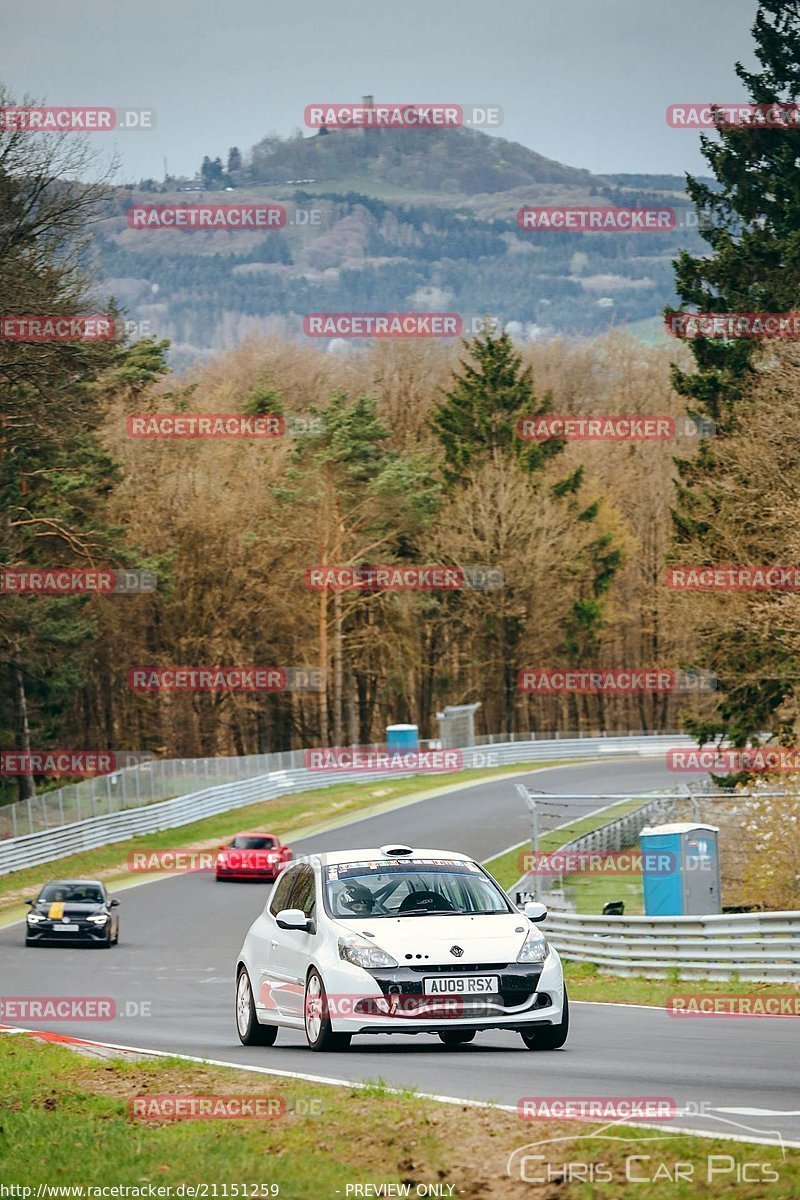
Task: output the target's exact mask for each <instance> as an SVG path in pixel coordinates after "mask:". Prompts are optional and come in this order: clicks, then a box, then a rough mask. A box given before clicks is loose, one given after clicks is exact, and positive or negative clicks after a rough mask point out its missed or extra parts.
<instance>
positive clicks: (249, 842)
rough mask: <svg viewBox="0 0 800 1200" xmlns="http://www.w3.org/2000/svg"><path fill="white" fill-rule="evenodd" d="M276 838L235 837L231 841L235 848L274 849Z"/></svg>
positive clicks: (232, 846) (232, 847)
mask: <svg viewBox="0 0 800 1200" xmlns="http://www.w3.org/2000/svg"><path fill="white" fill-rule="evenodd" d="M275 845H276V842H275V838H271V837H235V838H234V839H233V841H232V842H231V849H233V850H274V849H275Z"/></svg>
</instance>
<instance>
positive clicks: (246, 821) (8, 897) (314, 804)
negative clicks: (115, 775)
mask: <svg viewBox="0 0 800 1200" xmlns="http://www.w3.org/2000/svg"><path fill="white" fill-rule="evenodd" d="M488 749H491V748H490V747H489V748H488ZM568 761H569V760H563V761H561V760H559V761H558V762H548V763H527V764H524V763H515V764H514V765H513V766H507V767H486V768H485V769H480V770H475V771H459V772H456V773H453V774H448V775H447V776H446V782H445V781H444V779H443V777H442V776H439V775H437V776H435V777H430V776H427V777H425V778H424V780H423V779H422V778H421V777H420V776H418V775H417V776H413V777H411V778H404V779H391V778H387V779H386V780H381V781H380V782H375V781H372V782H370V783H357V784H352V783H338V784H334V785H333V786H332V787H328V788H319V789H317V790H315V791H308V792H299V793H296V794H294V795H291V796H286V797H284V798H281V799H278V800H264V801H262V802H261V803H257V804H250V805H247V807H245V808H237V809H233V810H231V811H229V812H224V813H218V814H217V815H216V816H213V817H206V818H204V819H203V820H200V821H194V822H192V823H191V824H189V825H181V826H180V827H179V828H177V829H165V830H162V831H161V832H160V833H152V834H144V835H142V836H141V837H136V838H129V839H128V840H126V841H124V842H114V843H113V844H111V845H108V846H101V847H99V848H98V849H96V850H87V851H84V852H82V853H80V854H72V855H70V856H69V857H68V858H60V859H56V860H54V861H53V862H50V863H43V864H42V865H41V866H38V867H29V868H27V869H25V870H22V871H13V872H12V873H11V874H10V875H4V876H2V877H0V912H3V911H5V910H9V911H10V910H11V908H12V906H13V910H14V911H13V915H14V916H16V915H18V912H17V910H19V913H21V912H22V909H21V907H20V900H21V899H22V898H24V897H25V896H28V895H31V894H34V893H35V892H36V890H37V889H38V888H39V887H40V886H41V884H43V883H46V882H47V880H48V879H53V878H55V877H60V878H69V877H73V878H76V877H81V876H84V877H87V876H88V877H90V878H98V877H99V878H101V879H105V880H106V881H107V882H114V881H122V880H125V881H130V880H131V879H132V878H134V876H132V875H131V874H130V872H129V871H128V869H127V866H126V860H127V857H128V854H129V853H131V852H132V851H134V850H175V849H186V848H192V849H201V848H207V847H208V846H216V845H219V844H220V843H221V842H222V841H224V840H225V839H226V838H228V837H230V836H231V835H232V834H235V833H238V832H239V831H240V830H243V829H259V828H262V827H263V828H265V829H269V830H270V831H272V832H275V833H278V834H280V835H281V836H282V837H284V838H289V837H290V836H291V835H294V836H300V835H301V834H302V835H305V834H307V833H309V832H311V831H312V830H314V829H315V828H316V827H318V826H326V827H330V826H331V824H332V823H333V822H336V823H338V824H342V823H344V821H345V820H346V819H347V818H349V817H350V816H352V815H355V814H358V816H359V817H361V816H368V815H370V814H371V813H377V812H381V811H383V810H384V809H389V808H394V807H396V806H397V805H398V804H399V803H403V802H405V803H408V802H409V801H412V800H414V799H415V798H417V799H420V798H423V797H429V796H435V795H441V794H443V793H445V792H447V791H450V790H451V789H452V788H453V787H457V786H459V785H462V786H463V785H464V784H469V783H480V782H481V781H482V780H483V781H486V780H488V779H502V778H504V777H505V776H513V775H519V774H527V773H528V772H530V771H533V770H537V769H539V770H544V769H547V768H549V767H554V766H564V765H566V763H567V762H568ZM440 780H441V782H440ZM203 843H207V846H203Z"/></svg>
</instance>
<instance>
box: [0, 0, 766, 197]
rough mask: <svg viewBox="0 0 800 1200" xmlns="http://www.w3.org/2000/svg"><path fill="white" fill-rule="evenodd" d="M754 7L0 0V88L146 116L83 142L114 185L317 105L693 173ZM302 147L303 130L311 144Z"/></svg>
mask: <svg viewBox="0 0 800 1200" xmlns="http://www.w3.org/2000/svg"><path fill="white" fill-rule="evenodd" d="M756 9H757V4H756V0H724V3H723V4H716V3H714V0H666V2H665V0H493V2H492V3H490V4H487V3H486V0H457V2H453V0H400V2H398V3H392V2H391V0H380V2H379V3H376V4H365V3H364V2H363V0H336V2H335V3H331V2H330V0H302V3H288V2H286V0H284V2H283V3H276V0H228V2H227V3H221V2H220V3H217V2H215V0H136V3H131V4H120V3H116V4H115V3H114V2H113V0H112V3H109V0H65V2H64V3H54V2H53V0H25V3H19V4H17V3H12V0H0V45H2V48H3V54H2V62H1V63H0V78H2V79H3V80H4V81H5V82H6V84H7V85H8V86H9V87H10V88H11V89H12V91H13V92H14V93H16V95H17V97H18V98H19V96H20V95H21V94H22V93H24V92H28V93H31V94H33V95H34V96H36V97H37V98H39V99H41V100H43V101H44V102H46V103H48V104H52V105H109V106H111V107H115V108H117V107H123V106H140V107H147V108H152V109H155V110H156V113H157V127H156V129H155V130H154V131H152V132H147V133H145V132H139V133H132V132H131V133H125V134H119V133H114V134H95V135H93V137H94V139H95V140H96V142H97V144H98V146H99V147H101V148H102V150H103V152H108V153H109V154H110V153H111V152H112V151H113V150H116V152H117V153H118V154H119V156H120V159H121V164H122V165H121V171H120V175H119V178H120V179H124V180H137V179H139V178H142V177H147V176H154V177H156V178H161V176H162V175H163V160H164V158H166V159H167V161H168V164H169V170H170V172H171V173H173V174H187V175H192V174H194V172H195V171H196V170H197V168H198V166H199V164H200V162H201V160H202V157H203V155H204V154H209V155H210V156H212V157H214V156H216V155H220V156H221V157H223V159H224V158H225V155H226V154H227V151H228V148H229V147H230V146H232V145H237V146H239V147H240V148H242V149H243V150H248V149H249V148H250V146H252V145H253V143H255V142H257V141H259V140H260V138H262V137H263V136H264V135H265V134H267V133H270V132H275V133H279V134H281V135H284V136H285V135H288V134H290V133H292V132H293V131H294V130H296V129H298V128H300V127H302V125H303V110H304V108H305V106H306V105H307V104H309V103H312V102H315V101H325V102H346V101H351V100H354V99H359V98H360V97H361V96H362V95H363V94H365V93H373V94H374V95H375V97H376V99H379V100H395V101H431V100H439V101H450V102H455V103H463V104H480V105H499V106H500V107H502V109H503V112H504V123H503V126H502V128H501V129H499V130H498V132H499V133H500V134H501V136H504V137H507V138H510V139H512V140H513V141H518V142H522V143H523V144H524V145H526V146H529V147H530V148H531V149H534V150H537V151H538V152H539V153H541V154H545V155H547V156H548V157H549V158H555V159H558V160H560V161H561V162H564V163H568V164H570V165H572V166H579V167H588V168H589V169H590V170H592V171H596V172H599V173H602V172H616V171H628V172H635V171H647V172H651V171H654V172H667V173H679V172H683V171H685V170H689V171H703V170H704V162H703V159H702V158H701V157H700V154H699V152H698V136H697V134H696V133H694V132H689V131H684V130H679V129H670V128H669V127H668V126H667V125H666V122H665V118H664V110H665V108H666V106H667V105H668V104H670V103H676V102H681V101H706V102H707V101H710V100H717V101H721V102H728V101H732V100H740V99H742V98H743V92H742V88H741V85H740V84H739V83H738V81H737V80H736V77H735V76H734V73H733V64H734V62H735V61H736V59H737V58H738V59H740V60H742V61H744V62H745V63H746V64H747V65H752V64H753V62H754V59H753V56H752V37H751V35H750V32H749V30H750V27H751V25H752V22H753V17H754V15H755V12H756ZM308 132H309V133H310V131H308Z"/></svg>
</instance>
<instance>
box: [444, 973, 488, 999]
mask: <svg viewBox="0 0 800 1200" xmlns="http://www.w3.org/2000/svg"><path fill="white" fill-rule="evenodd" d="M499 991H500V976H499V975H437V976H436V977H435V978H426V979H425V995H426V996H488V995H491V993H492V992H499Z"/></svg>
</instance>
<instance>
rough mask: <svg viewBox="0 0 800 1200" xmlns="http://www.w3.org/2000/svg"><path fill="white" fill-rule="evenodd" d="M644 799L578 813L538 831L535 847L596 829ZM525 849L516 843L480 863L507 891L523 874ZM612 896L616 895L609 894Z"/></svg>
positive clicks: (559, 842) (549, 845)
mask: <svg viewBox="0 0 800 1200" xmlns="http://www.w3.org/2000/svg"><path fill="white" fill-rule="evenodd" d="M646 803H647V799H646V797H644V796H642V797H640V798H638V799H636V800H626V801H625V802H624V803H623V804H612V805H609V806H608V808H605V809H603V810H602V812H600V813H595V815H594V816H591V817H580V818H579V819H578V820H577V821H573V822H571V824H569V825H565V826H564V827H563V828H562V829H552V830H549V831H548V832H547V833H542V834H540V835H539V849H540V850H541V851H545V852H547V851H553V850H559V849H560V848H561V847H562V846H564V845H566V843H567V842H571V841H572V840H573V839H574V838H577V837H582V836H583V834H584V833H591V832H592V830H593V829H599V827H600V826H601V825H604V824H607V823H608V822H609V821H612V820H615V819H616V818H617V817H621V816H623V815H624V814H625V813H627V812H631V811H632V810H633V809H635V808H641V806H642V805H643V804H646ZM612 809H613V812H612V811H611V810H612ZM529 852H530V844H529V843H526V844H525V845H524V846H517V847H516V848H515V849H513V850H506V851H504V852H503V853H502V854H498V855H497V856H496V857H495V858H490V859H489V860H488V861H487V862H485V863H484V864H483V865H484V866H485V867H486V870H487V871H488V872H489V873H490V874H491V875H493V876H494V878H495V879H496V880H497V882H498V883H499V884H500V886H501V887H502V888H504V889H505V890H506V891H508V889H509V888H511V887H513V886H514V884H515V883H516V882H517V880H518V879H519V878H520V877H521V876H522V875H524V874H525V869H524V867H523V866H522V860H523V856H524V855H525V854H527V853H529ZM603 882H605V880H603ZM637 882H638V881H637ZM612 899H616V897H612Z"/></svg>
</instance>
